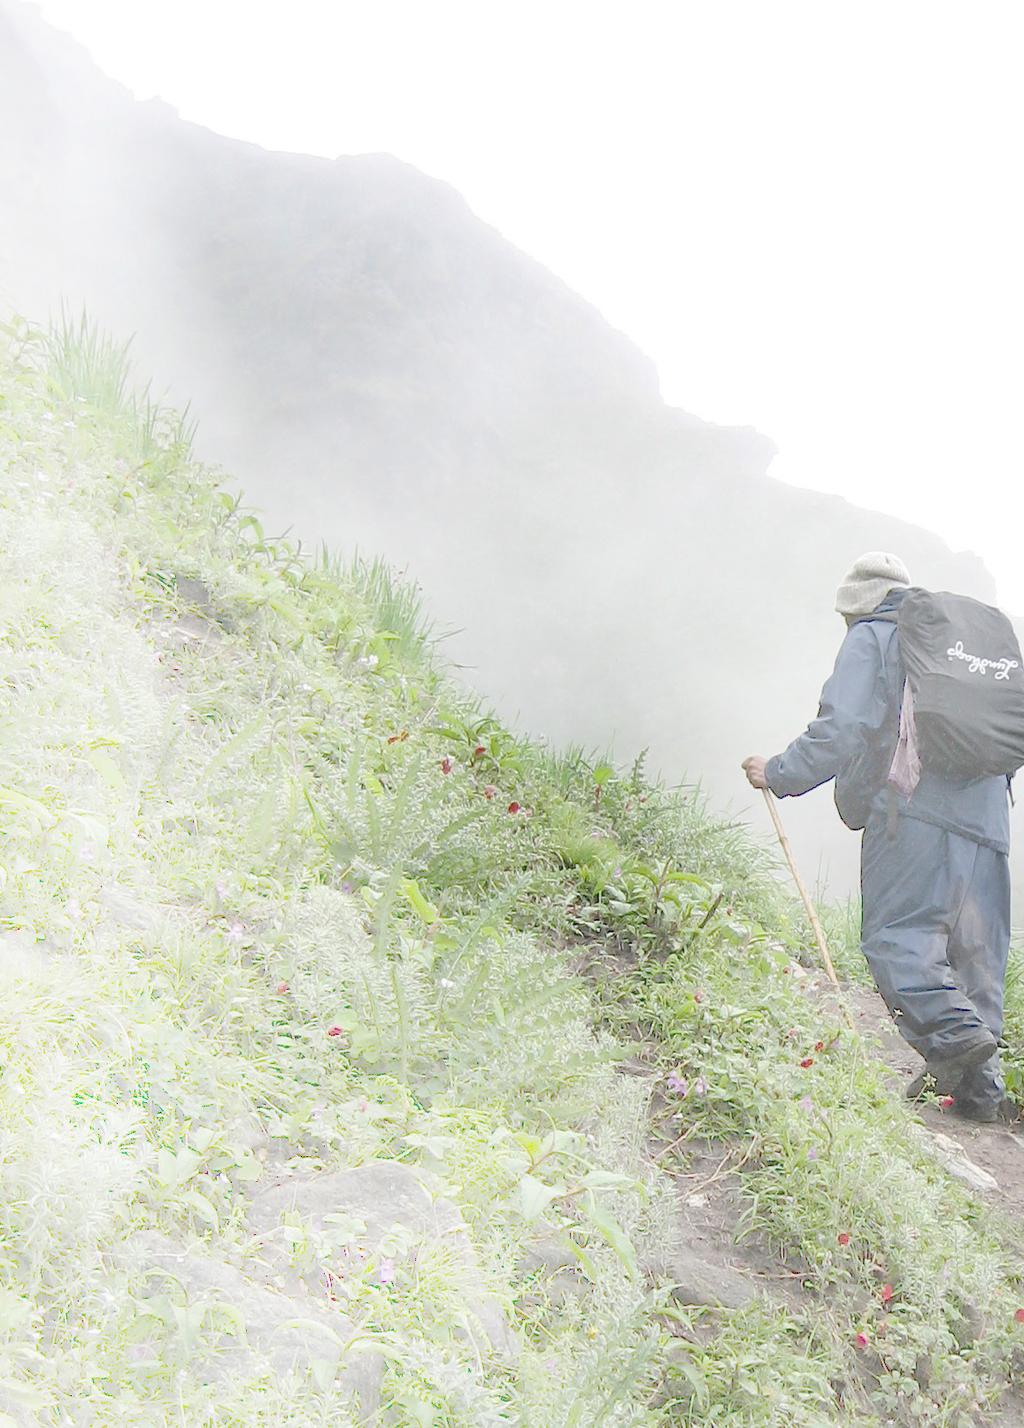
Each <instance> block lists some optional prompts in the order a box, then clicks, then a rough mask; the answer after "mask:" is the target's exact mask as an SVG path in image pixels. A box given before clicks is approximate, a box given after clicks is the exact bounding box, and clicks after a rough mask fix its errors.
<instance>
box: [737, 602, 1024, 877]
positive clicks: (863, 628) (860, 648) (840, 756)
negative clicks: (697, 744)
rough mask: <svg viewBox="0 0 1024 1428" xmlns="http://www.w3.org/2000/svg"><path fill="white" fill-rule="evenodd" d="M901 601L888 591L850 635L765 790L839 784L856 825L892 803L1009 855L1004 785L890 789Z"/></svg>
mask: <svg viewBox="0 0 1024 1428" xmlns="http://www.w3.org/2000/svg"><path fill="white" fill-rule="evenodd" d="M902 599H903V591H902V590H892V591H890V593H889V595H888V596H887V597H886V598H885V600H883V601H882V603H881V604H880V605H879V607H878V609H877V611H876V612H875V613H876V615H878V616H881V617H883V618H879V619H873V618H868V619H866V620H859V621H858V622H857V623H856V624H854V625H852V626H851V627H850V629H849V630H848V631H847V634H846V638H845V639H844V640H843V643H842V645H841V646H840V649H839V654H838V656H837V658H836V663H835V668H834V670H833V671H832V674H831V676H830V677H829V679H828V680H827V681H826V683H825V687H824V689H823V690H822V691H821V703H820V706H819V708H818V716H817V718H816V719H814V720H813V721H812V722H811V724H810V725H809V726H808V727H807V729H806V730H805V731H804V733H802V734H801V735H799V737H798V738H796V739H794V740H793V742H792V743H791V744H790V745H789V747H788V748H787V749H785V750H784V751H783V753H781V754H777V755H776V756H775V757H774V758H773V759H769V760H768V764H767V768H766V770H765V776H766V778H767V780H768V786H769V788H770V789H771V791H772V792H773V793H774V794H775V795H776V796H777V797H778V798H793V797H798V796H799V795H800V794H804V793H809V792H810V790H811V789H813V788H817V787H819V785H821V784H823V783H827V782H828V781H829V780H830V779H834V780H835V800H836V807H837V808H838V810H839V814H840V817H841V818H842V819H843V822H844V823H846V824H847V826H848V827H850V828H858V829H859V828H863V827H865V825H866V824H867V823H868V821H869V819H871V818H872V816H873V815H874V816H877V815H879V814H882V813H884V812H887V811H888V808H889V804H890V800H894V801H895V811H896V812H897V813H898V814H899V815H900V816H902V817H907V818H914V819H918V820H920V821H921V822H924V823H931V824H933V825H934V826H935V827H937V828H942V829H944V830H945V831H946V832H949V833H957V834H960V836H961V837H964V838H970V839H971V840H972V841H973V842H976V843H980V844H981V845H982V846H984V847H987V848H991V849H992V850H993V851H995V852H999V853H1007V852H1009V847H1010V817H1009V801H1008V798H1007V783H1006V780H1005V779H1004V778H1002V777H996V778H980V779H970V780H966V781H964V780H952V779H945V778H940V777H939V776H938V775H937V774H934V773H928V772H925V773H923V774H922V776H921V782H920V783H919V784H918V786H917V788H916V789H915V790H914V793H913V796H912V797H911V798H910V799H909V800H907V799H906V798H904V797H902V795H899V794H896V793H893V792H892V791H890V790H889V789H888V788H887V784H886V777H887V774H888V772H889V765H890V763H891V761H892V755H893V751H894V750H895V747H896V739H897V736H898V733H899V711H900V705H901V703H902V699H903V682H904V674H903V666H902V662H901V660H900V657H899V644H898V640H897V637H896V625H895V622H894V616H895V612H896V611H897V610H898V609H899V605H900V602H901V601H902ZM885 616H888V617H889V618H888V619H886V618H884V617H885Z"/></svg>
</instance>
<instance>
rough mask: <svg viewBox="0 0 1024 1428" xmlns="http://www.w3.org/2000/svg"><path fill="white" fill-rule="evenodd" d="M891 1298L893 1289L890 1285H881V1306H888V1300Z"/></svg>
mask: <svg viewBox="0 0 1024 1428" xmlns="http://www.w3.org/2000/svg"><path fill="white" fill-rule="evenodd" d="M892 1296H893V1287H892V1285H891V1284H883V1285H882V1295H881V1298H882V1303H883V1304H888V1303H889V1301H890V1299H891V1298H892Z"/></svg>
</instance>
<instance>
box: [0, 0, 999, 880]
mask: <svg viewBox="0 0 1024 1428" xmlns="http://www.w3.org/2000/svg"><path fill="white" fill-rule="evenodd" d="M0 26H3V27H4V43H3V44H0V79H2V80H4V81H5V83H3V84H0V121H2V123H3V128H4V131H5V133H6V134H8V135H9V136H11V143H10V144H9V145H8V146H7V148H6V149H5V151H4V152H3V153H2V154H0V178H3V179H4V181H5V187H6V189H7V191H8V192H10V193H12V194H13V195H15V196H16V198H17V201H16V202H15V203H12V204H11V206H10V210H9V212H8V215H7V219H6V222H5V220H4V218H3V217H2V216H0V290H3V291H4V292H5V294H6V296H7V298H8V300H9V301H11V302H13V303H14V304H15V305H16V306H18V307H19V308H21V309H22V310H25V311H27V312H28V314H29V315H30V316H32V315H35V314H42V313H45V312H46V311H47V310H48V309H49V310H52V309H54V308H55V307H56V306H57V305H58V303H59V302H60V301H61V300H64V301H66V302H68V303H69V304H70V305H71V306H72V307H73V308H77V307H78V306H79V305H82V304H84V305H85V306H87V307H88V309H89V311H90V312H92V313H93V314H94V315H95V316H96V317H97V319H98V320H99V321H100V322H101V323H102V324H103V325H104V326H105V327H107V328H108V329H110V330H112V331H114V332H118V333H121V334H123V335H128V334H131V333H134V334H135V344H136V352H137V358H138V364H139V366H140V368H141V369H142V370H144V371H146V372H147V373H153V374H154V375H155V380H156V384H157V387H158V389H163V388H165V387H166V388H168V389H169V390H170V393H171V395H172V397H174V398H176V399H177V400H178V401H179V402H180V401H181V400H183V399H184V398H185V397H186V396H187V397H188V398H189V399H190V400H191V402H192V410H193V412H194V413H195V414H196V416H197V417H198V419H199V423H200V426H199V430H200V450H201V451H202V453H203V454H204V456H205V457H206V458H207V459H211V460H214V461H216V462H217V463H219V464H221V465H223V466H224V467H226V468H228V469H232V470H234V471H236V472H238V473H241V474H242V479H243V480H244V483H245V494H246V496H247V497H248V498H249V499H251V500H252V501H254V502H255V503H256V504H257V505H258V506H260V507H261V508H262V509H263V510H265V511H266V512H267V514H268V518H269V520H270V521H271V522H272V523H273V525H275V526H277V527H279V528H282V529H283V528H290V529H292V530H294V532H295V533H296V534H297V535H298V536H300V537H301V538H302V539H303V540H304V541H305V542H306V543H307V544H310V543H312V544H315V543H317V542H319V541H326V542H327V543H328V544H329V545H330V546H332V547H334V548H344V549H352V548H353V547H354V546H356V545H358V546H359V547H360V548H362V549H372V550H377V551H381V552H384V553H385V554H386V555H387V556H388V558H389V559H391V560H392V561H393V562H394V563H395V564H396V565H398V566H400V567H402V568H403V569H405V570H407V571H408V572H409V573H410V574H411V576H412V577H413V578H415V579H416V580H418V581H419V582H421V583H422V584H423V586H424V587H425V588H427V589H429V590H430V591H431V601H432V605H433V608H434V610H435V613H436V616H437V619H438V622H439V624H440V625H441V626H442V627H443V628H448V629H457V630H458V631H459V633H458V634H457V635H456V636H455V637H454V638H453V639H452V641H451V653H452V656H453V658H454V659H455V660H456V661H457V662H458V663H459V664H462V665H465V666H468V667H470V668H473V669H474V670H475V671H476V680H477V683H478V684H479V685H480V686H482V688H483V689H484V690H485V691H486V693H487V694H488V695H489V696H490V697H491V698H492V699H494V700H495V701H496V702H497V704H498V705H499V707H500V708H501V709H502V710H503V711H504V712H506V713H507V714H513V713H517V714H519V715H520V716H521V718H522V721H523V724H524V725H525V727H527V728H528V729H531V730H533V731H535V732H540V733H544V734H546V735H547V736H548V737H550V738H551V739H552V740H554V741H555V742H565V741H566V740H571V739H582V740H584V741H585V742H586V743H587V744H588V745H591V746H595V747H604V746H607V745H609V744H611V743H613V742H614V744H615V746H616V748H617V749H618V751H619V752H620V753H622V754H624V755H629V754H631V752H632V751H634V750H635V749H637V748H641V747H647V748H649V749H650V751H651V760H652V763H653V765H654V766H656V767H658V768H660V769H662V770H663V771H664V772H665V773H666V775H667V776H668V777H669V778H671V779H677V778H683V777H686V776H687V774H689V776H691V777H692V776H693V774H694V772H695V771H698V770H699V771H700V774H701V777H702V779H704V780H705V783H706V786H707V787H708V788H709V790H710V791H711V792H713V793H714V794H715V796H716V797H718V798H719V799H720V800H721V801H723V802H728V803H731V804H735V802H736V800H737V799H741V798H742V799H745V798H746V797H747V796H746V793H745V791H744V786H743V785H742V783H741V781H740V779H739V777H738V774H737V767H738V763H739V761H740V759H741V758H742V757H743V756H744V755H746V754H747V753H749V752H751V751H752V750H755V749H758V748H760V749H761V750H762V751H763V752H766V753H767V752H772V751H774V749H775V748H777V747H779V746H781V744H782V743H784V742H787V741H788V739H789V738H791V737H792V736H793V735H794V734H795V733H796V732H798V730H799V729H800V728H802V727H803V725H804V724H805V723H806V721H807V719H808V718H809V717H810V716H811V715H812V714H813V712H814V707H815V704H816V696H817V690H818V688H820V684H821V682H822V680H823V679H824V677H825V675H826V674H827V672H828V669H829V668H830V667H831V663H832V660H833V657H834V651H835V647H836V645H837V644H838V642H839V638H840V636H841V633H842V628H841V623H840V622H839V621H838V619H837V617H836V616H835V614H834V613H833V612H832V610H831V605H832V595H833V591H834V590H835V588H836V585H837V584H838V582H839V579H840V577H841V575H842V573H843V571H844V570H845V569H846V568H847V567H848V566H849V565H850V563H851V562H852V560H853V559H854V558H855V557H856V556H857V555H858V554H859V553H860V552H861V551H863V550H865V549H873V548H879V547H882V548H895V549H897V550H898V551H899V553H900V554H901V555H902V556H903V558H904V559H905V560H906V561H907V563H908V565H909V566H910V569H911V573H912V575H913V576H914V578H915V579H917V580H919V581H920V582H921V583H926V584H933V585H937V586H947V585H948V586H952V587H953V588H959V589H962V590H964V591H965V593H969V594H975V595H978V596H980V597H982V598H986V599H992V598H993V596H994V588H993V584H992V581H991V578H990V577H989V576H988V574H987V572H986V571H985V570H984V568H983V566H982V564H981V562H980V561H979V560H978V559H977V557H974V556H970V555H957V554H954V553H953V552H952V551H950V550H949V548H948V546H946V544H945V543H944V542H943V541H941V540H940V539H939V538H938V537H936V536H933V535H931V534H929V533H928V532H926V531H923V530H921V529H919V528H916V527H913V526H911V525H908V524H907V523H905V522H899V521H895V520H893V519H891V518H889V517H882V516H879V515H878V513H872V512H867V511H863V510H860V509H859V508H857V507H855V506H853V505H852V504H850V503H848V502H846V501H844V500H843V499H842V498H838V497H833V496H828V495H822V494H819V493H816V492H809V491H804V490H800V489H798V488H795V487H788V486H786V485H785V484H784V483H782V482H778V481H776V480H775V479H774V478H772V477H770V476H769V475H767V470H768V466H769V464H770V461H771V456H772V454H773V451H774V448H773V447H772V445H771V442H770V440H769V439H768V438H767V437H765V436H763V435H761V434H760V433H758V432H756V431H755V430H753V429H752V428H744V427H722V426H716V425H714V424H711V423H708V422H705V421H703V420H702V419H701V418H699V417H695V416H692V415H691V414H689V413H686V412H684V411H682V410H681V409H678V408H674V407H669V406H667V405H666V404H665V403H664V402H663V401H662V399H661V396H660V392H659V389H658V382H657V374H656V372H655V369H654V366H653V364H652V363H651V362H650V360H649V359H648V358H647V357H646V356H644V354H642V353H641V352H640V350H639V349H638V348H637V347H636V345H635V344H634V343H632V342H631V341H630V340H629V338H628V337H626V336H625V335H623V334H621V333H618V332H617V331H616V330H615V329H613V328H611V327H610V325H609V324H608V323H607V322H606V321H605V320H604V319H603V318H602V317H601V315H600V313H599V312H598V311H597V310H596V309H595V308H594V307H593V306H592V305H591V304H589V303H587V302H586V301H585V299H583V298H580V297H579V296H578V295H576V294H574V293H573V292H572V291H571V289H570V288H568V286H567V285H566V284H565V283H564V282H562V280H561V279H559V278H557V277H556V276H554V275H553V274H551V273H549V272H548V270H547V269H546V268H544V266H543V264H541V263H540V262H538V261H537V260H536V259H534V258H532V257H529V256H527V255H524V254H522V253H521V252H520V251H519V250H518V249H516V248H515V247H514V246H513V245H511V244H509V243H508V242H507V240H505V239H504V238H503V237H502V236H501V235H500V233H498V232H497V230H495V229H494V228H492V227H490V226H489V225H487V224H485V223H483V222H482V221H481V220H480V219H478V218H477V217H476V216H475V215H474V214H473V213H472V211H471V209H470V208H469V206H468V205H467V204H466V202H465V200H464V199H463V198H462V197H461V196H459V195H458V194H457V193H456V192H455V190H454V189H452V188H451V187H450V186H449V185H447V184H444V183H443V181H441V180H437V179H433V178H430V177H428V176H426V175H423V174H420V173H419V172H418V171H417V170H415V169H413V168H412V167H411V166H409V165H407V164H404V163H403V162H402V161H401V160H398V159H393V158H391V157H386V158H383V159H382V158H380V157H379V156H359V157H355V158H349V157H339V158H336V159H324V158H315V157H310V156H298V157H296V156H294V155H288V154H285V153H281V152H276V151H267V150H263V149H260V148H259V147H258V146H255V145H251V144H247V143H244V142H242V141H237V140H233V139H227V138H224V137H223V136H219V135H216V134H214V133H213V132H212V131H210V130H207V129H203V128H202V127H201V126H198V125H194V124H191V123H189V122H187V121H184V120H181V119H180V118H178V117H176V116H175V115H174V113H173V111H170V112H169V106H164V105H162V104H158V105H152V104H148V103H141V104H140V103H139V102H137V101H135V100H133V99H132V98H131V97H130V95H129V94H128V92H127V91H126V90H124V89H123V87H121V86H117V85H115V84H114V83H113V82H112V81H108V80H106V79H105V78H104V77H103V76H102V75H100V74H99V72H98V71H97V70H96V69H95V66H93V65H92V62H91V61H90V60H89V59H88V57H87V56H86V55H85V52H84V51H83V50H81V48H80V47H78V46H77V45H76V44H75V43H74V42H73V41H70V40H67V39H65V38H62V37H55V35H54V32H53V31H52V30H50V29H49V28H48V27H47V26H45V25H44V24H43V23H42V22H41V21H40V20H39V19H38V17H37V16H34V15H33V13H32V12H31V11H30V10H28V9H27V8H25V6H23V5H22V4H20V3H15V4H12V3H10V0H5V3H3V4H2V5H0ZM19 45H20V51H18V46H19ZM19 53H20V56H21V57H20V59H19V58H18V57H17V56H18V54H19ZM26 55H27V56H28V59H26V58H25V56H26ZM15 72H16V73H15ZM7 81H9V82H7ZM15 81H16V84H15ZM26 176H28V177H26ZM754 692H756V698H752V697H751V696H752V693H754ZM823 804H824V800H823V799H822V797H821V796H817V797H813V796H812V798H811V799H810V800H807V801H806V802H805V803H804V804H803V805H801V806H800V807H799V808H794V809H793V810H792V811H791V812H790V811H788V817H789V819H790V820H791V822H792V823H793V826H794V836H795V839H796V842H797V844H798V846H801V847H802V849H803V856H804V858H805V859H815V860H817V859H818V858H819V857H823V858H824V859H825V861H826V863H828V864H829V865H830V866H832V867H834V868H835V869H836V870H837V876H839V877H840V881H842V880H844V879H845V881H846V883H847V885H852V883H853V881H854V873H853V857H854V853H853V846H852V842H851V840H849V838H848V835H847V834H846V833H845V830H841V829H838V828H836V827H834V826H833V820H832V817H831V810H830V809H826V808H824V807H823ZM755 816H756V815H755ZM821 850H824V851H823V852H822V851H821Z"/></svg>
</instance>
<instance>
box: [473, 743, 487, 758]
mask: <svg viewBox="0 0 1024 1428" xmlns="http://www.w3.org/2000/svg"><path fill="white" fill-rule="evenodd" d="M486 752H487V750H486V749H485V748H484V746H483V744H477V746H476V748H475V749H474V750H473V757H474V759H478V758H479V757H480V755H481V754H486Z"/></svg>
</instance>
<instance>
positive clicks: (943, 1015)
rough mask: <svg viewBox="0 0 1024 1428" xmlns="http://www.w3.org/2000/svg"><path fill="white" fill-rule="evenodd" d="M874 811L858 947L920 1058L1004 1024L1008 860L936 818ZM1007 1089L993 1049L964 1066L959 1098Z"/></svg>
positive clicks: (993, 1095) (938, 1055) (987, 1098)
mask: <svg viewBox="0 0 1024 1428" xmlns="http://www.w3.org/2000/svg"><path fill="white" fill-rule="evenodd" d="M891 822H892V820H888V819H887V818H886V817H885V816H884V814H881V813H874V814H872V816H871V818H870V819H869V820H868V824H867V827H866V828H865V830H864V839H863V843H862V846H861V896H862V900H863V923H862V932H861V945H862V946H863V949H864V955H865V957H866V958H867V961H868V965H869V967H870V968H871V972H872V975H873V976H874V979H875V984H876V986H877V987H878V990H879V992H880V993H881V994H882V997H883V999H884V1001H885V1003H886V1005H887V1006H888V1008H889V1010H890V1012H891V1013H892V1015H893V1017H894V1018H895V1021H896V1025H897V1027H898V1028H899V1031H900V1034H901V1035H902V1036H903V1038H904V1040H906V1041H907V1042H908V1043H909V1044H910V1045H911V1046H912V1047H913V1048H914V1050H915V1051H917V1052H919V1053H920V1055H922V1056H923V1057H924V1058H925V1059H926V1060H929V1061H930V1060H933V1059H934V1060H940V1059H942V1058H943V1057H946V1056H954V1055H956V1054H957V1053H958V1052H959V1051H960V1050H962V1049H963V1048H964V1046H965V1045H966V1044H967V1043H968V1042H970V1041H973V1040H976V1039H977V1032H978V1031H979V1030H980V1029H981V1028H987V1029H988V1030H989V1031H990V1032H991V1033H992V1035H993V1036H995V1037H997V1038H998V1037H999V1036H1000V1035H1001V1034H1002V1029H1003V981H1004V978H1005V974H1006V958H1007V953H1008V951H1009V946H1010V872H1009V859H1008V858H1007V855H1006V853H1005V852H1003V851H1001V850H1000V849H999V848H997V847H992V846H986V845H985V844H983V843H979V842H976V841H975V840H974V839H971V838H966V837H963V836H962V835H961V834H959V833H954V832H951V831H949V830H947V829H945V828H939V827H936V826H935V824H933V823H926V822H922V821H921V820H920V819H917V818H913V817H907V816H906V814H903V815H902V816H901V817H899V818H897V819H895V820H894V826H892V827H891V828H890V826H889V825H890V823H891ZM1003 1094H1004V1087H1003V1080H1002V1076H1001V1073H1000V1069H999V1056H998V1054H996V1055H994V1056H992V1057H991V1058H990V1060H988V1061H986V1062H985V1064H984V1065H983V1066H980V1067H978V1068H977V1070H975V1071H972V1072H970V1073H969V1074H968V1076H967V1077H966V1078H965V1080H964V1081H963V1082H962V1083H961V1085H960V1088H959V1089H958V1091H957V1098H958V1099H959V1100H961V1101H966V1102H970V1103H973V1104H975V1105H984V1104H986V1103H991V1102H995V1101H998V1100H1000V1099H1001V1098H1002V1096H1003Z"/></svg>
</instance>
